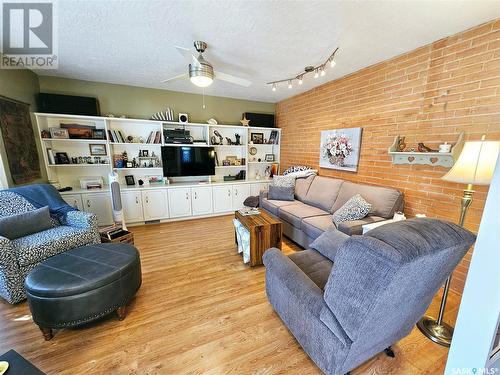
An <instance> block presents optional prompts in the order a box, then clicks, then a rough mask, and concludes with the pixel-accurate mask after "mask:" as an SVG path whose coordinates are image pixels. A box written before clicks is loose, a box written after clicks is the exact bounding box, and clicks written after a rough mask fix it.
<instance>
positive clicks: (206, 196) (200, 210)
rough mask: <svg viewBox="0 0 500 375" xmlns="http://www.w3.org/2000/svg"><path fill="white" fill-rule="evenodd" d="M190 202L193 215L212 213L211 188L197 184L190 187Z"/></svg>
mask: <svg viewBox="0 0 500 375" xmlns="http://www.w3.org/2000/svg"><path fill="white" fill-rule="evenodd" d="M191 202H192V208H193V215H207V214H211V213H212V188H211V187H210V186H199V187H194V188H191Z"/></svg>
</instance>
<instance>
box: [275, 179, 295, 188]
mask: <svg viewBox="0 0 500 375" xmlns="http://www.w3.org/2000/svg"><path fill="white" fill-rule="evenodd" d="M272 185H273V186H279V187H293V188H295V177H287V176H273V182H272Z"/></svg>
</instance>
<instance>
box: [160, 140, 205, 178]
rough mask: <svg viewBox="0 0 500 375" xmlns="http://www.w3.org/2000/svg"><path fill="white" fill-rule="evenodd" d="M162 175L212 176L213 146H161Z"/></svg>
mask: <svg viewBox="0 0 500 375" xmlns="http://www.w3.org/2000/svg"><path fill="white" fill-rule="evenodd" d="M161 159H162V162H163V176H165V177H183V176H212V175H214V174H215V151H214V148H213V147H199V146H162V148H161Z"/></svg>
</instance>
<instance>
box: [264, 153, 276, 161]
mask: <svg viewBox="0 0 500 375" xmlns="http://www.w3.org/2000/svg"><path fill="white" fill-rule="evenodd" d="M264 160H265V161H274V154H266V156H265V159H264Z"/></svg>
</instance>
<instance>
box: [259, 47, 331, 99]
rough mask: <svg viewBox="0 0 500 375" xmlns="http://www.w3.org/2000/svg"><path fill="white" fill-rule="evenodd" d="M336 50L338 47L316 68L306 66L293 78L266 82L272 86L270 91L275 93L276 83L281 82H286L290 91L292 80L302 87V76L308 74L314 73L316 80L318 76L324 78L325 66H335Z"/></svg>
mask: <svg viewBox="0 0 500 375" xmlns="http://www.w3.org/2000/svg"><path fill="white" fill-rule="evenodd" d="M338 49H339V47H337V48H335V51H333V53H332V54H331V55H330V56H329V57H328V59H326V61H325V62H324V63H323V64H320V65H317V66H312V65H310V66H306V67H305V68H304V72H303V73H299V74H297V75H296V76H295V77H293V78H287V79H281V80H279V81H271V82H268V83H267V84H268V85H272V90H273V91H276V89H277V86H278V83H281V82H287V83H288V88H289V89H291V88H292V87H293V81H294V80H297V81H298V84H299V85H302V83H303V82H304V76H305V75H307V74H308V73H313V72H314V78H318V77H319V76H321V77H324V76H325V75H326V71H325V68H326V64H329V65H330V67H331V68H333V67H334V66H335V65H336V63H335V60H334V58H335V54H336V53H337V51H338Z"/></svg>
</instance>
